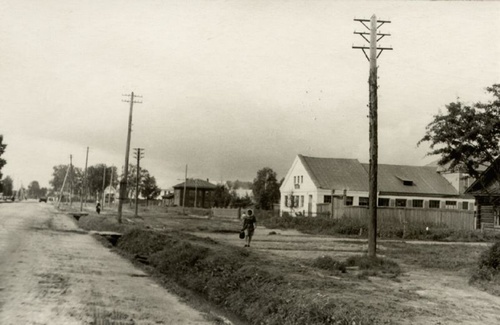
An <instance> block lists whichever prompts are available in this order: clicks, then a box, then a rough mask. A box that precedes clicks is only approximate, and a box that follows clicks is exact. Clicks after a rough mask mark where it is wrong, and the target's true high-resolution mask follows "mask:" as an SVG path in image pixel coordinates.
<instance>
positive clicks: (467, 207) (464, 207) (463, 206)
mask: <svg viewBox="0 0 500 325" xmlns="http://www.w3.org/2000/svg"><path fill="white" fill-rule="evenodd" d="M462 209H463V210H469V202H462Z"/></svg>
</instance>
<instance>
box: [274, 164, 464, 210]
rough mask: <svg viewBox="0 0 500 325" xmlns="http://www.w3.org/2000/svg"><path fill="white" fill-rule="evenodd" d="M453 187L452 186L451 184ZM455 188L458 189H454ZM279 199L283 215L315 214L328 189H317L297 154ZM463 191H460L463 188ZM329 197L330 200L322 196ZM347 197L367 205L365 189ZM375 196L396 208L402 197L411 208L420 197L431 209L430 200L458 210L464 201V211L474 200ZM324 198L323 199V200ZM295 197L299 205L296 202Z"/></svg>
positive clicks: (456, 178) (460, 183) (458, 182)
mask: <svg viewBox="0 0 500 325" xmlns="http://www.w3.org/2000/svg"><path fill="white" fill-rule="evenodd" d="M445 175H447V176H448V177H449V178H447V180H448V181H449V182H450V183H452V182H455V185H456V186H457V188H460V186H462V188H463V187H464V185H463V180H462V179H461V177H462V176H461V174H459V173H450V174H443V176H445ZM452 185H453V186H455V185H454V184H453V183H452ZM457 191H458V189H457ZM280 192H281V198H280V214H281V215H283V213H284V212H287V213H290V214H291V215H297V214H302V215H309V213H310V214H311V215H312V216H315V215H316V214H317V212H318V209H317V205H318V204H325V203H331V201H328V200H331V195H332V193H331V190H327V189H317V188H316V185H315V184H314V182H313V181H312V179H311V178H310V177H309V174H308V173H307V171H306V169H305V167H304V165H303V164H302V162H301V161H300V159H299V157H296V158H295V160H294V162H293V164H292V167H291V168H290V170H289V171H288V173H287V175H286V177H285V180H284V181H283V184H282V185H281V187H280ZM462 192H463V191H462ZM343 195H344V190H343V189H338V190H335V192H334V196H335V197H339V196H343ZM291 196H293V197H294V203H295V204H294V206H293V207H292V206H291V205H290V203H291V202H290V201H291V200H290V197H291ZM325 196H326V197H330V199H328V198H325ZM345 196H346V197H352V206H363V205H364V204H366V206H368V203H367V200H368V191H349V190H346V193H345ZM378 198H379V199H380V198H382V199H388V200H389V201H388V203H389V207H396V200H405V201H406V207H408V208H413V200H422V208H431V207H430V201H439V207H438V208H437V207H436V209H457V210H463V206H462V204H463V202H467V210H470V211H473V210H474V199H473V198H471V199H467V198H458V195H457V197H456V198H445V197H437V198H430V197H428V196H418V195H415V196H406V195H405V196H403V195H380V196H378ZM325 199H326V200H325ZM296 200H298V204H297V202H296ZM446 201H454V202H456V205H455V207H453V206H452V205H446Z"/></svg>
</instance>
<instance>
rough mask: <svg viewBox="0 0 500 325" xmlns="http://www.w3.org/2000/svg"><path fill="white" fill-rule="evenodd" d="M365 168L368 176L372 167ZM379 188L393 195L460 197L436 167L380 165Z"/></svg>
mask: <svg viewBox="0 0 500 325" xmlns="http://www.w3.org/2000/svg"><path fill="white" fill-rule="evenodd" d="M363 167H364V168H365V170H366V173H367V174H368V173H369V168H370V165H369V164H363ZM405 183H406V184H410V183H411V185H405ZM378 188H379V191H381V192H391V193H406V194H440V195H458V193H457V190H456V189H455V188H454V187H453V185H451V184H450V183H449V182H448V181H447V180H446V179H445V178H444V177H443V176H441V175H440V174H439V173H438V172H437V168H436V167H427V166H425V167H423V166H403V165H385V164H379V165H378Z"/></svg>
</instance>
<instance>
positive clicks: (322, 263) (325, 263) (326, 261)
mask: <svg viewBox="0 0 500 325" xmlns="http://www.w3.org/2000/svg"><path fill="white" fill-rule="evenodd" d="M311 265H312V266H313V267H317V268H319V269H323V270H327V271H340V272H342V273H345V272H346V264H345V263H343V262H339V261H336V260H334V259H333V258H331V257H330V256H320V257H318V258H315V259H314V260H313V262H312V264H311Z"/></svg>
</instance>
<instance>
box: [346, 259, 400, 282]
mask: <svg viewBox="0 0 500 325" xmlns="http://www.w3.org/2000/svg"><path fill="white" fill-rule="evenodd" d="M346 265H347V266H357V267H359V269H360V270H361V271H362V272H363V273H362V274H363V275H369V276H389V277H397V276H398V275H400V274H401V268H400V267H399V265H398V263H396V262H394V261H392V260H389V259H386V258H382V257H378V256H377V257H374V258H373V257H369V256H367V255H362V256H351V257H349V258H348V259H347V260H346Z"/></svg>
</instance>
